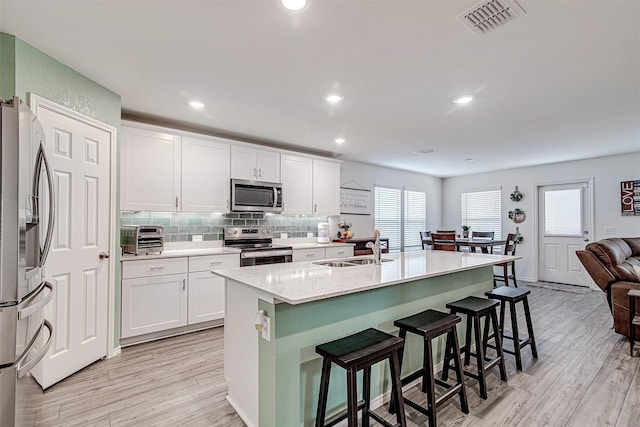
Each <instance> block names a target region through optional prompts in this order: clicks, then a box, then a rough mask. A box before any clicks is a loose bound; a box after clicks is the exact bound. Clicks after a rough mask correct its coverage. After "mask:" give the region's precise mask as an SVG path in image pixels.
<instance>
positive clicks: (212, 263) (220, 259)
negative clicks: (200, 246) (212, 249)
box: [189, 254, 240, 273]
mask: <svg viewBox="0 0 640 427" xmlns="http://www.w3.org/2000/svg"><path fill="white" fill-rule="evenodd" d="M235 267H240V254H225V255H205V256H191V257H189V272H190V273H193V272H194V271H209V270H215V269H219V268H235Z"/></svg>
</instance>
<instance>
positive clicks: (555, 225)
mask: <svg viewBox="0 0 640 427" xmlns="http://www.w3.org/2000/svg"><path fill="white" fill-rule="evenodd" d="M591 187H592V186H591V183H590V182H589V181H579V182H573V183H566V184H556V185H544V186H539V187H538V233H539V236H538V280H541V281H545V282H556V283H566V284H571V285H578V286H589V280H588V279H587V277H586V275H585V273H584V270H583V267H582V264H581V263H580V261H579V260H578V257H577V256H576V251H577V250H579V249H584V247H585V245H586V243H587V242H588V241H589V239H590V236H591V234H592V230H591V228H592V225H591V224H592V221H591V205H592V202H591V199H592V197H591V194H592V192H591Z"/></svg>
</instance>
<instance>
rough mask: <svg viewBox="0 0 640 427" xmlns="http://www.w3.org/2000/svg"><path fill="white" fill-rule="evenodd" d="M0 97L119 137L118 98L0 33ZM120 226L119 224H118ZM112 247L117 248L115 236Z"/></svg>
mask: <svg viewBox="0 0 640 427" xmlns="http://www.w3.org/2000/svg"><path fill="white" fill-rule="evenodd" d="M0 71H1V74H0V97H2V98H11V97H12V96H16V95H17V96H19V97H20V98H22V99H23V100H24V101H25V102H27V103H28V102H29V95H30V94H35V95H39V96H42V97H44V98H47V99H48V100H50V101H53V102H55V103H58V104H60V105H63V106H65V107H67V108H69V109H71V110H74V111H77V112H79V113H81V114H84V115H86V116H89V117H91V118H94V119H96V120H99V121H101V122H104V123H107V124H109V125H111V126H113V127H115V128H116V129H117V134H118V137H119V134H120V115H121V108H122V107H121V100H120V95H118V94H116V93H114V92H112V91H110V90H109V89H107V88H105V87H103V86H101V85H99V84H98V83H96V82H94V81H92V80H89V79H88V78H86V77H85V76H83V75H81V74H80V73H78V72H77V71H74V70H72V69H71V68H69V67H68V66H66V65H64V64H62V63H60V62H59V61H57V60H56V59H54V58H52V57H51V56H49V55H47V54H45V53H44V52H42V51H40V50H38V49H36V48H35V47H33V46H31V45H29V44H28V43H25V42H24V41H22V40H20V39H19V38H17V37H14V36H12V35H9V34H4V33H0ZM119 147H120V144H119V141H117V142H116V153H117V154H116V158H115V159H113V161H115V162H116V165H117V167H118V168H119V164H118V163H119V162H118V159H119V151H120V150H119ZM119 176H120V173H119V171H116V206H115V209H114V211H113V212H112V214H113V215H116V218H119V215H118V212H120V197H119V187H120V185H119ZM117 226H118V227H119V224H117ZM115 238H116V239H117V240H116V242H115V247H116V248H118V247H119V246H120V242H119V233H116V236H115ZM114 255H115V266H116V268H115V274H114V275H113V279H114V280H115V283H116V286H115V289H116V295H115V319H116V325H115V336H114V337H113V338H114V341H113V343H114V346H118V345H119V342H120V253H119V251H116V254H114Z"/></svg>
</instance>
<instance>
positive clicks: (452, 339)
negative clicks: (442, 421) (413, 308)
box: [389, 310, 469, 427]
mask: <svg viewBox="0 0 640 427" xmlns="http://www.w3.org/2000/svg"><path fill="white" fill-rule="evenodd" d="M460 320H461V319H460V317H458V316H455V315H453V314H447V313H442V312H440V311H436V310H426V311H423V312H421V313H417V314H414V315H413V316H409V317H405V318H403V319H400V320H396V321H395V322H393V324H394V325H395V326H397V327H399V328H400V338H402V339H405V338H406V336H407V332H411V333H413V334H416V335H420V336H421V337H422V338H423V340H424V354H423V364H422V368H420V369H418V370H417V371H416V372H414V373H412V374H409V375H407V376H406V377H404V378H402V385H403V386H404V385H407V384H409V383H410V382H411V381H413V380H415V379H417V378H420V377H422V392H423V393H426V395H427V407H426V408H424V407H422V406H420V405H418V404H417V403H415V402H413V401H411V400H409V399H408V398H406V397H405V398H404V402H405V403H406V404H407V405H408V406H411V407H412V408H414V409H416V410H417V411H420V412H422V413H423V414H425V415H426V416H427V417H428V419H429V425H430V426H431V427H435V426H436V412H437V409H438V407H440V406H442V405H443V404H444V403H445V402H446V401H448V400H449V399H451V398H453V397H455V396H459V397H460V407H461V409H462V412H464V413H465V414H468V413H469V404H468V403H467V392H466V389H465V386H464V374H463V373H462V366H461V362H460V346H459V345H458V334H457V332H456V324H457V323H459V322H460ZM444 334H447V344H446V347H445V354H447V355H449V357H450V358H451V359H453V361H454V368H453V370H454V371H455V373H456V382H455V384H448V383H446V382H444V381H442V380H440V379H438V378H435V374H434V372H433V366H434V363H433V351H432V350H433V348H432V342H431V341H432V340H433V339H434V338H437V337H439V336H440V335H444ZM403 352H404V350H400V366H402V354H403ZM436 384H438V385H440V386H442V387H445V388H446V389H447V390H446V391H445V392H444V393H443V394H442V395H441V396H439V397H438V398H436ZM393 402H394V399H393V396H392V403H391V405H390V406H389V412H391V413H393V412H394V411H395V408H394V406H393Z"/></svg>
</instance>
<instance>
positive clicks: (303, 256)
mask: <svg viewBox="0 0 640 427" xmlns="http://www.w3.org/2000/svg"><path fill="white" fill-rule="evenodd" d="M291 259H292V261H293V262H296V261H315V260H317V259H325V252H324V248H318V249H294V250H293V256H292V257H291Z"/></svg>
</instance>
